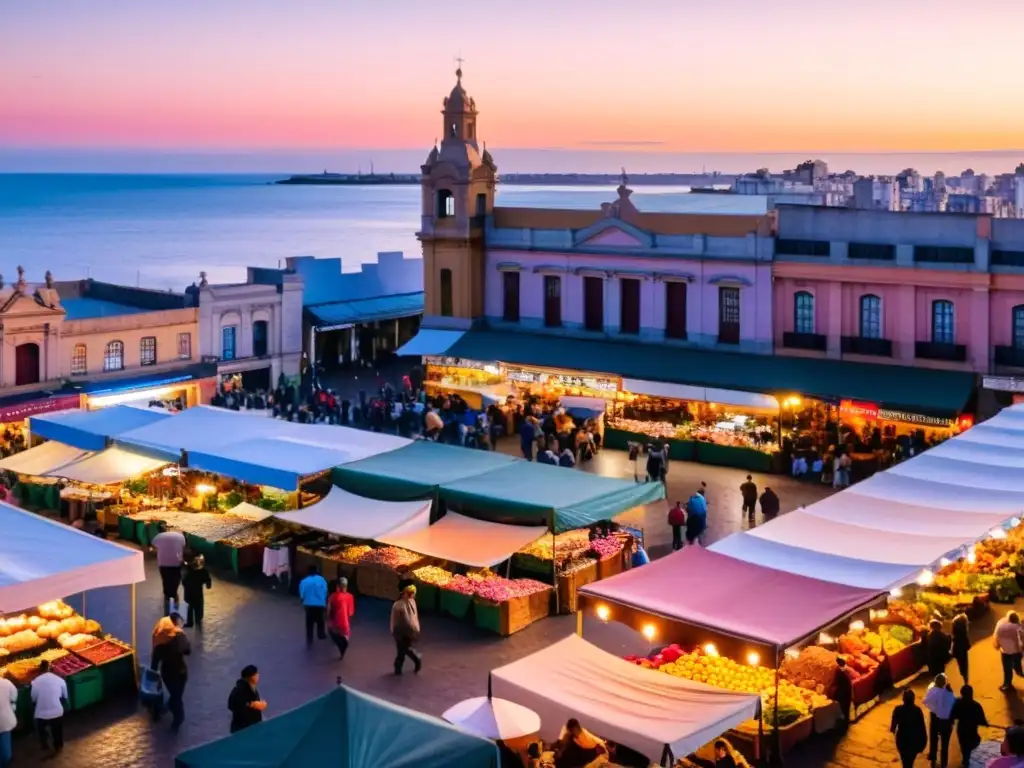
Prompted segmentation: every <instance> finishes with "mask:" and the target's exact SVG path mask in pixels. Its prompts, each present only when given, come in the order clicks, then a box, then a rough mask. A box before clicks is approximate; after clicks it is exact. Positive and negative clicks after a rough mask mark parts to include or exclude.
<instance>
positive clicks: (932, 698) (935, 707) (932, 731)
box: [921, 674, 956, 768]
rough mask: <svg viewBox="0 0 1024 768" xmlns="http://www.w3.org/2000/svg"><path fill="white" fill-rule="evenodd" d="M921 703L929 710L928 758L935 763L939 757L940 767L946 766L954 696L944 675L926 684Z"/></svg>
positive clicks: (951, 729) (951, 731)
mask: <svg viewBox="0 0 1024 768" xmlns="http://www.w3.org/2000/svg"><path fill="white" fill-rule="evenodd" d="M921 703H922V704H923V705H924V708H925V709H927V710H928V711H929V712H931V718H930V722H929V723H928V760H929V761H930V762H931V764H932V765H935V764H936V763H935V760H936V758H939V763H938V764H939V766H940V768H946V766H947V765H948V764H949V737H950V736H951V735H952V733H953V721H952V720H951V719H950V715H951V714H953V705H954V704H955V703H956V696H955V695H954V694H953V690H952V688H950V687H949V684H948V683H947V682H946V676H945V675H943V674H940V675H936V677H935V682H934V683H932V684H931V685H929V686H928V691H927V692H926V693H925V695H924V700H923V701H922V702H921Z"/></svg>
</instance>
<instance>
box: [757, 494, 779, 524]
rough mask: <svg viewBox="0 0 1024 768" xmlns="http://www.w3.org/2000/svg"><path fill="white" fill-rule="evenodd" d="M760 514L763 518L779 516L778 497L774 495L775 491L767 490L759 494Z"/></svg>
mask: <svg viewBox="0 0 1024 768" xmlns="http://www.w3.org/2000/svg"><path fill="white" fill-rule="evenodd" d="M761 514H762V515H764V517H765V518H772V517H775V516H776V515H778V514H779V497H778V496H776V495H775V491H772V490H767V491H765V492H764V493H762V494H761Z"/></svg>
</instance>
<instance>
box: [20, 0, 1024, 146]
mask: <svg viewBox="0 0 1024 768" xmlns="http://www.w3.org/2000/svg"><path fill="white" fill-rule="evenodd" d="M460 8H461V10H460ZM1020 30H1024V2H1022V0H973V2H964V1H963V0H860V1H859V2H855V3H848V2H838V1H833V0H814V1H812V0H774V1H773V2H765V1H764V0H632V2H625V1H624V0H589V1H588V2H574V1H571V0H542V1H541V0H517V1H516V2H493V1H492V0H477V1H476V2H466V3H459V2H451V1H450V0H449V1H448V2H427V1H426V0H384V1H383V2H350V1H349V0H288V1H287V2H282V1H281V0H214V1H212V2H211V0H175V1H174V2H171V1H170V0H143V1H141V2H140V1H139V0H88V1H87V2H36V1H35V0H30V1H23V2H17V1H16V0H4V1H3V2H0V148H6V149H11V148H21V147H25V148H36V149H40V148H83V149H103V148H106V149H122V148H133V149H138V148H142V149H150V148H152V149H164V150H166V149H175V150H199V149H202V150H259V149H274V148H278V149H284V148H287V149H303V148H314V147H337V148H383V149H388V148H392V149H399V148H415V149H420V148H428V147H429V146H430V145H431V144H432V142H433V139H434V137H435V136H437V135H438V133H439V131H440V127H441V120H440V117H439V115H438V110H439V108H440V105H441V99H442V97H443V96H445V95H446V94H447V92H448V91H449V90H450V89H451V87H452V85H453V82H454V75H453V70H454V68H455V65H454V63H453V59H454V57H455V56H456V55H458V54H459V53H460V52H461V54H462V55H463V56H464V57H465V64H464V69H465V72H466V76H465V81H464V82H465V85H466V87H467V89H468V90H469V92H470V94H471V95H472V96H474V97H475V98H476V100H477V104H478V107H479V108H480V110H481V124H480V134H481V136H482V137H483V138H485V139H486V140H487V142H488V144H489V145H493V146H495V147H508V148H513V147H521V148H548V147H554V148H560V149H601V148H609V147H612V148H614V147H620V148H625V147H626V146H627V145H628V146H629V148H630V149H634V150H652V151H666V152H668V151H672V152H694V151H700V152H752V151H769V152H788V151H793V152H802V151H811V150H817V149H821V150H833V151H854V152H861V151H863V152H878V151H939V150H947V151H958V150H985V149H1005V148H1017V147H1022V146H1024V100H1022V99H1021V98H1020V92H1021V83H1020V74H1019V73H1020V67H1021V58H1020V51H1019V45H1017V44H1016V43H1017V39H1018V37H1019V35H1018V33H1019V32H1020Z"/></svg>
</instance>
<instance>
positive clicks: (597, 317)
mask: <svg viewBox="0 0 1024 768" xmlns="http://www.w3.org/2000/svg"><path fill="white" fill-rule="evenodd" d="M583 327H584V328H585V329H586V330H588V331H603V330H604V278H602V277H594V276H590V277H584V278H583Z"/></svg>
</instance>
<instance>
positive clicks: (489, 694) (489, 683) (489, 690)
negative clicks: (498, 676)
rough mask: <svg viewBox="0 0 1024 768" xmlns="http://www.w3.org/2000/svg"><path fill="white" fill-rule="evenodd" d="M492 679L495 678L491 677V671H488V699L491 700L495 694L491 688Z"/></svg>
mask: <svg viewBox="0 0 1024 768" xmlns="http://www.w3.org/2000/svg"><path fill="white" fill-rule="evenodd" d="M491 680H493V678H492V677H491V673H490V672H488V673H487V700H488V701H490V700H491V699H492V698H493V696H494V692H493V691H492V690H491Z"/></svg>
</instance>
